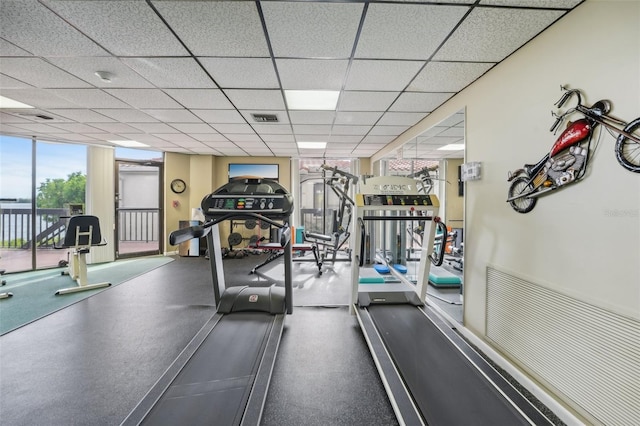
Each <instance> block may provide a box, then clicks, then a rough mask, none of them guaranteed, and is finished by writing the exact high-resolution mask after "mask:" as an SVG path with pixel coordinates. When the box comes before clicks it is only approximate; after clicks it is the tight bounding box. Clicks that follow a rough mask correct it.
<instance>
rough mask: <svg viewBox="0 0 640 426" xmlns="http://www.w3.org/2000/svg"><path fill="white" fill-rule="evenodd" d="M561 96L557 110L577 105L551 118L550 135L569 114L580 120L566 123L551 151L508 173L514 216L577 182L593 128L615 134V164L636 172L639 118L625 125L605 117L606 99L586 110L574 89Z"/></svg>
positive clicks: (638, 167)
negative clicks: (573, 102)
mask: <svg viewBox="0 0 640 426" xmlns="http://www.w3.org/2000/svg"><path fill="white" fill-rule="evenodd" d="M561 89H562V90H563V92H564V93H563V94H562V97H561V98H560V100H559V101H558V102H556V103H555V105H556V106H557V107H558V108H561V107H562V106H563V105H564V104H565V103H566V102H567V101H568V100H569V99H570V98H573V97H575V98H577V104H576V106H574V107H573V108H570V109H568V110H567V111H566V112H560V113H558V114H555V113H553V112H552V114H553V116H554V117H556V121H555V122H554V123H553V126H551V129H550V131H551V132H554V134H555V131H556V130H557V129H558V128H559V126H560V124H561V123H562V122H564V121H565V119H566V118H567V117H568V116H570V115H571V114H573V113H576V112H578V113H580V114H582V115H583V118H580V119H578V120H576V121H573V122H571V121H570V122H568V124H567V127H566V129H565V130H564V131H563V132H562V133H561V134H560V136H559V137H558V139H556V142H555V143H554V144H553V146H552V147H551V151H549V153H548V154H547V155H545V156H544V157H543V158H542V159H541V160H540V161H538V162H537V163H535V164H525V165H524V166H523V167H522V168H521V169H518V170H516V171H514V172H509V175H508V178H507V181H508V182H511V185H510V186H509V194H508V198H507V202H508V203H509V204H510V205H511V207H513V209H514V210H515V211H517V212H518V213H528V212H530V211H531V210H533V208H534V207H535V205H536V202H537V201H538V197H540V196H541V195H544V194H548V193H549V192H551V191H554V190H556V189H558V188H562V187H563V186H565V185H568V184H571V183H575V182H578V181H580V180H581V179H582V178H583V177H584V175H585V172H586V169H587V166H588V164H589V158H590V156H591V154H592V153H593V152H594V151H595V146H596V145H597V143H596V144H594V146H593V149H592V145H591V142H592V139H593V136H594V129H596V127H598V125H601V126H602V128H605V129H607V131H608V132H609V133H610V134H612V135H613V136H614V137H616V135H617V139H616V145H615V153H616V159H617V160H618V163H620V165H621V166H622V167H624V168H625V169H627V170H629V171H631V172H634V173H640V117H639V118H636V119H635V120H632V121H631V122H628V123H627V122H625V121H622V120H620V119H617V118H615V117H613V116H611V115H609V111H610V110H611V103H610V102H609V101H606V100H601V101H598V102H596V103H595V104H593V105H592V106H590V107H587V106H585V105H583V104H582V96H581V92H580V90H578V89H568V88H566V87H561Z"/></svg>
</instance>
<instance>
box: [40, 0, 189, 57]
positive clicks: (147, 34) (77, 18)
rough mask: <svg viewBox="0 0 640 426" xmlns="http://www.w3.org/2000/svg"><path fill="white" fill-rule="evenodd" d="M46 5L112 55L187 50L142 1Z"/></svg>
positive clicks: (60, 0)
mask: <svg viewBox="0 0 640 426" xmlns="http://www.w3.org/2000/svg"><path fill="white" fill-rule="evenodd" d="M49 6H50V7H51V8H53V10H55V11H56V12H57V13H58V14H60V16H61V17H62V18H64V19H65V20H66V21H68V22H69V23H70V24H71V25H73V26H74V27H75V28H77V29H79V30H80V31H82V32H83V33H84V34H87V35H88V36H89V37H91V38H92V39H93V40H95V41H96V42H97V43H99V44H100V45H101V46H103V47H104V48H105V49H107V50H108V51H109V52H111V53H112V54H114V55H117V56H186V55H187V54H188V52H187V51H186V50H185V49H184V47H182V44H180V42H179V41H178V40H177V39H176V38H175V36H174V35H173V34H172V33H171V31H170V30H169V28H167V26H166V25H165V24H164V22H162V20H161V19H160V18H159V17H158V16H157V15H156V13H155V12H154V11H153V9H151V7H149V5H147V3H146V2H143V1H135V0H121V1H118V2H117V5H116V4H114V3H113V2H110V1H89V0H86V1H82V0H56V1H51V2H49ZM105 17H109V18H108V19H105ZM114 22H117V27H114V25H113V23H114ZM46 38H47V37H46V35H45V39H46Z"/></svg>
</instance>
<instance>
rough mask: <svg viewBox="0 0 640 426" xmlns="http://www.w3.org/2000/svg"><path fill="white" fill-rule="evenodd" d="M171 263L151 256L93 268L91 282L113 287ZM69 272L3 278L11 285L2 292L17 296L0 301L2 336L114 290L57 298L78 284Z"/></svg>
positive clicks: (6, 286) (62, 269)
mask: <svg viewBox="0 0 640 426" xmlns="http://www.w3.org/2000/svg"><path fill="white" fill-rule="evenodd" d="M171 261H173V259H172V258H171V257H165V256H150V257H142V258H136V259H127V260H118V261H116V262H110V263H102V264H98V265H89V266H88V267H87V277H88V282H89V284H93V283H99V282H105V281H107V282H110V283H111V287H113V286H116V285H118V284H122V283H123V282H125V281H127V280H130V279H131V278H133V277H136V276H138V275H141V274H144V273H145V272H149V271H151V270H152V269H155V268H158V267H160V266H162V265H165V264H167V263H169V262H171ZM65 270H66V268H56V269H47V270H41V271H32V272H25V273H20V274H12V275H5V276H3V278H4V279H6V281H7V285H5V286H2V287H0V292H10V293H13V297H10V298H8V299H0V335H2V334H5V333H7V332H9V331H11V330H14V329H16V328H18V327H22V326H23V325H25V324H28V323H30V322H32V321H34V320H36V319H38V318H42V317H43V316H45V315H49V314H51V313H53V312H55V311H57V310H60V309H62V308H65V307H67V306H69V305H71V304H73V303H76V302H78V301H80V300H82V299H85V298H87V297H90V296H92V295H94V294H96V293H100V292H101V291H105V290H108V289H109V288H111V287H103V288H97V289H94V290H86V291H81V292H79V293H70V294H64V295H60V296H56V295H55V292H56V291H57V290H59V289H61V288H68V287H74V286H76V285H77V284H76V282H75V281H74V280H72V279H71V277H69V276H67V275H61V272H62V271H65Z"/></svg>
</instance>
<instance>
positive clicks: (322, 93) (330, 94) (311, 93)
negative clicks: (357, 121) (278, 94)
mask: <svg viewBox="0 0 640 426" xmlns="http://www.w3.org/2000/svg"><path fill="white" fill-rule="evenodd" d="M284 96H285V97H286V99H287V106H288V107H289V110H296V109H297V110H335V109H336V105H337V103H338V98H339V96H340V92H339V91H337V90H335V91H331V90H285V92H284Z"/></svg>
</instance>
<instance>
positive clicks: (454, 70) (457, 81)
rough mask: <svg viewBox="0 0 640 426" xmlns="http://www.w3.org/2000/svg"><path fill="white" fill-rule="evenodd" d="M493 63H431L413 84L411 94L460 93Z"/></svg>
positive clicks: (409, 88) (410, 89)
mask: <svg viewBox="0 0 640 426" xmlns="http://www.w3.org/2000/svg"><path fill="white" fill-rule="evenodd" d="M494 65H495V64H493V63H477V62H475V63H474V62H429V63H428V64H427V65H426V66H425V67H424V69H423V70H422V71H421V72H420V74H418V76H417V77H416V78H415V80H413V81H412V82H411V84H410V85H409V87H408V88H407V90H408V91H411V92H458V91H460V90H462V89H464V88H465V87H466V86H468V85H469V84H471V83H472V82H473V81H475V80H476V79H477V78H478V77H480V76H481V75H482V74H484V73H485V72H487V71H488V70H489V69H490V68H491V67H492V66H494Z"/></svg>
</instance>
